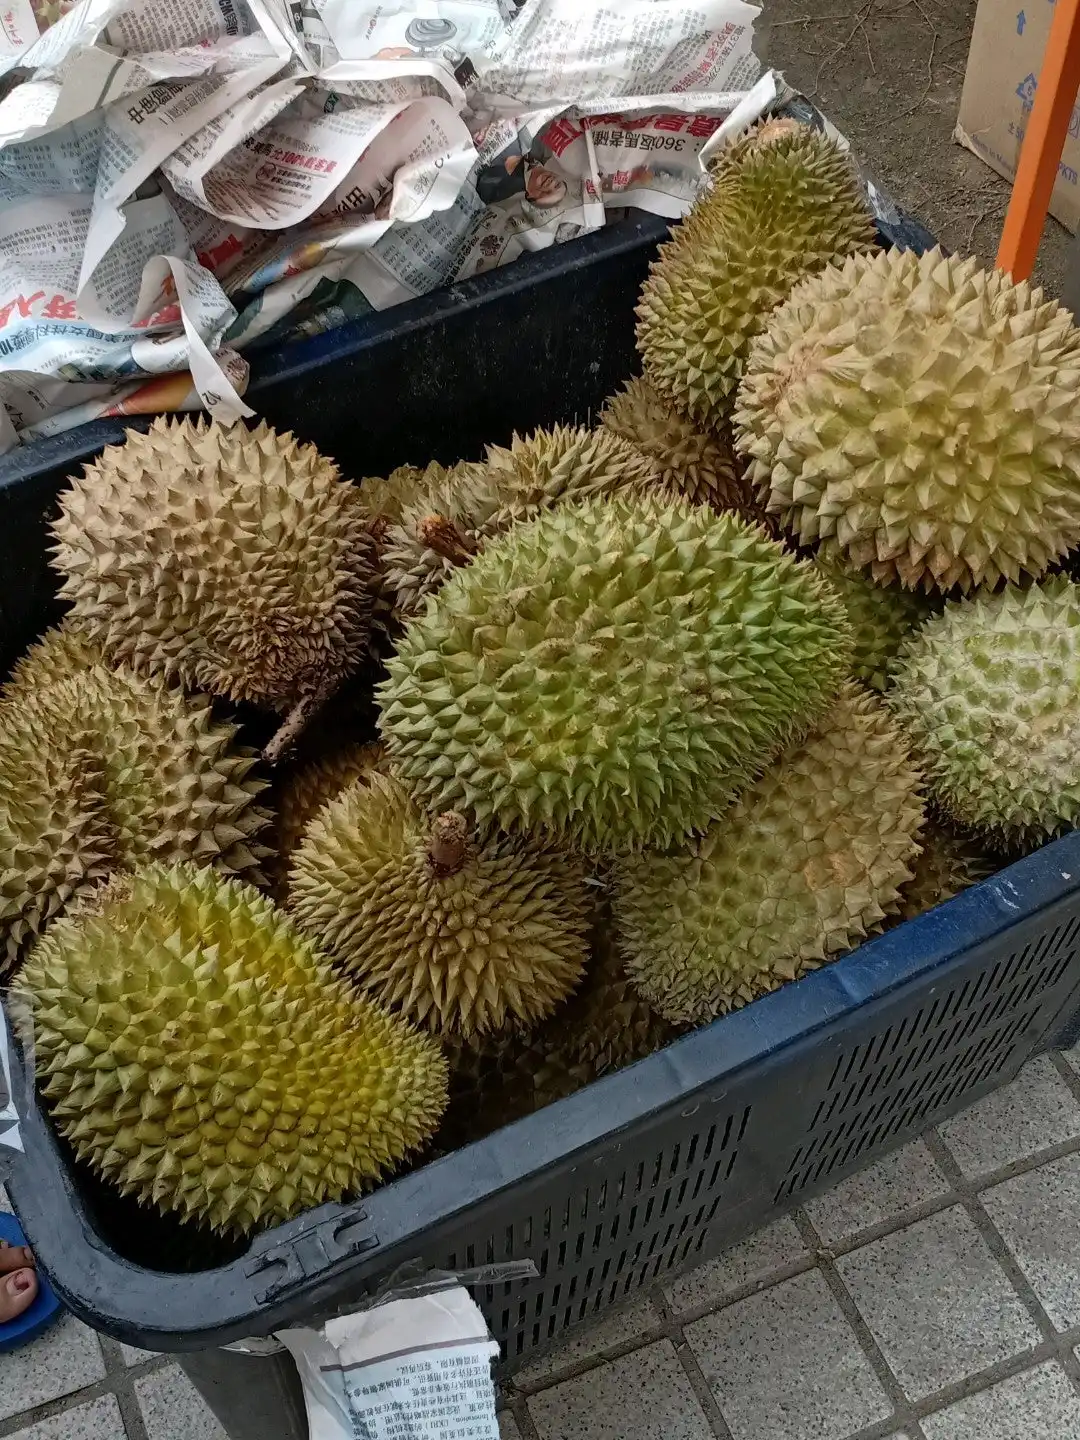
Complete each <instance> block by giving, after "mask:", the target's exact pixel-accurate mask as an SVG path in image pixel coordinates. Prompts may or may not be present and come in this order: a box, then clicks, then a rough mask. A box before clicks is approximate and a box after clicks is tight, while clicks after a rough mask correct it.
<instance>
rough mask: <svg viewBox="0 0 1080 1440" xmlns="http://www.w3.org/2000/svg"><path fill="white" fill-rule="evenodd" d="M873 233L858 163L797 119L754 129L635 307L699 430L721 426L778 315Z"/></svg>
mask: <svg viewBox="0 0 1080 1440" xmlns="http://www.w3.org/2000/svg"><path fill="white" fill-rule="evenodd" d="M874 234H875V231H874V225H873V221H872V219H871V217H870V214H869V211H868V210H867V208H866V204H865V202H864V199H863V196H862V194H861V193H860V190H859V186H858V183H857V181H856V177H855V172H854V169H853V167H852V164H851V161H850V159H849V158H848V156H847V155H845V154H844V153H843V152H842V151H841V150H839V149H838V148H837V147H836V146H835V145H834V144H833V142H832V141H831V140H829V139H827V138H826V137H825V136H824V135H822V134H820V133H819V132H818V131H816V130H811V129H810V128H809V127H807V126H800V125H795V126H794V127H792V126H791V124H790V123H789V124H786V125H782V126H777V125H775V124H769V123H767V124H766V125H765V126H762V127H759V128H758V129H756V130H752V131H751V132H750V133H749V134H748V135H747V136H746V137H744V138H743V139H742V140H740V141H738V142H737V143H736V144H735V145H734V146H733V147H731V149H730V150H728V151H727V152H725V153H724V154H723V156H722V158H721V163H720V165H719V167H718V169H717V171H716V173H715V176H714V178H713V183H712V186H711V188H710V189H709V190H708V191H707V192H706V194H705V195H704V196H703V197H702V198H701V199H699V200H698V201H697V202H696V203H695V205H694V207H693V209H692V210H691V212H690V214H689V216H688V217H687V219H686V220H685V221H684V222H683V223H682V224H681V225H679V226H678V227H677V228H676V229H675V231H674V234H673V236H672V239H671V240H670V241H668V242H667V244H665V245H663V246H661V248H660V254H659V256H658V258H657V259H656V260H655V261H654V262H653V265H652V267H651V269H650V271H649V277H648V279H647V280H646V282H645V285H644V287H643V289H642V292H641V299H640V303H639V305H638V311H637V313H638V321H639V323H638V330H637V340H638V349H639V351H640V352H641V356H642V359H643V361H644V366H645V374H646V376H647V378H648V379H649V380H650V381H651V383H652V384H653V385H654V386H655V387H656V389H657V390H659V391H660V393H661V394H662V395H665V396H667V397H668V398H670V399H671V400H674V401H675V403H676V404H677V405H678V406H679V407H680V408H681V409H682V410H684V411H685V412H686V414H687V415H689V416H690V417H691V418H692V419H694V420H696V421H697V422H698V423H699V424H700V425H706V426H712V427H714V428H719V427H721V426H722V425H723V424H724V423H726V421H727V420H728V418H729V416H730V412H731V407H732V403H733V401H734V398H735V388H736V386H737V385H738V383H739V378H740V376H741V375H742V372H743V366H744V364H745V360H746V353H747V348H748V346H749V343H750V340H751V337H752V336H754V335H757V334H758V333H759V332H760V331H761V330H762V328H763V327H764V325H765V323H766V321H767V319H768V316H769V313H770V311H771V310H772V309H773V307H774V306H776V305H778V304H779V303H780V301H781V300H783V299H784V298H785V296H786V295H787V293H788V291H789V290H790V289H791V287H792V286H793V285H794V284H795V283H796V281H798V280H801V279H802V278H803V277H804V276H806V275H810V274H813V273H814V272H815V271H817V270H821V269H823V268H824V266H825V265H827V264H829V262H830V261H834V260H840V259H842V258H843V257H844V256H845V255H848V254H850V253H851V252H852V251H853V250H860V249H864V248H866V247H867V246H869V245H872V244H873V242H874Z"/></svg>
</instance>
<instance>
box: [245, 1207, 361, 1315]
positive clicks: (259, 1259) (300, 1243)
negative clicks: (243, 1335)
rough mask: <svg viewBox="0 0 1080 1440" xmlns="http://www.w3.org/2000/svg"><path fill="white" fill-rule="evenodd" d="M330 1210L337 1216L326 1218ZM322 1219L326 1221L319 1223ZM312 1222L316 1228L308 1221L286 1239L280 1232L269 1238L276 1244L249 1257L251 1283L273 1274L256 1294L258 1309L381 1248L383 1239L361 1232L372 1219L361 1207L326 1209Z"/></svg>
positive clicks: (248, 1270)
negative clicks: (319, 1217) (358, 1257)
mask: <svg viewBox="0 0 1080 1440" xmlns="http://www.w3.org/2000/svg"><path fill="white" fill-rule="evenodd" d="M327 1208H331V1209H332V1212H334V1213H331V1214H330V1215H326V1209H327ZM319 1215H322V1216H324V1217H325V1218H323V1219H316V1218H315V1217H316V1216H319ZM311 1218H312V1219H314V1220H315V1223H314V1224H312V1223H310V1221H309V1220H307V1217H305V1218H304V1219H302V1220H301V1221H300V1222H299V1228H298V1229H297V1230H296V1231H294V1232H293V1233H292V1234H291V1235H288V1236H287V1237H285V1238H282V1236H281V1232H280V1231H272V1232H271V1233H270V1235H269V1236H268V1237H267V1238H268V1239H271V1240H272V1242H273V1243H270V1244H268V1245H267V1246H266V1248H265V1249H263V1250H260V1251H259V1253H257V1254H249V1255H248V1256H247V1259H246V1260H245V1261H244V1274H245V1276H246V1277H247V1278H248V1279H254V1278H255V1277H256V1276H262V1275H267V1272H270V1274H269V1275H268V1277H267V1278H268V1283H267V1285H266V1286H265V1288H263V1289H261V1290H256V1291H255V1303H256V1304H257V1305H269V1304H270V1303H271V1302H272V1301H274V1300H280V1299H281V1297H282V1296H283V1295H287V1294H288V1293H289V1291H290V1290H295V1289H296V1288H297V1287H298V1286H301V1285H306V1284H307V1283H308V1282H309V1281H311V1280H315V1279H318V1278H319V1277H320V1276H323V1275H327V1274H329V1273H331V1272H332V1271H335V1270H338V1269H340V1268H342V1267H344V1266H345V1265H346V1264H347V1263H348V1262H350V1261H352V1260H354V1259H355V1258H356V1256H357V1255H363V1254H365V1253H366V1252H367V1251H369V1250H374V1249H376V1248H377V1247H378V1244H379V1237H378V1236H377V1235H375V1234H374V1233H372V1232H370V1231H368V1232H367V1233H364V1231H363V1230H361V1229H360V1228H359V1227H360V1226H362V1225H363V1224H364V1222H365V1221H367V1219H368V1215H367V1211H366V1210H364V1209H363V1208H362V1207H361V1206H359V1205H355V1206H333V1207H324V1208H323V1209H321V1210H319V1211H316V1212H315V1216H312V1217H311Z"/></svg>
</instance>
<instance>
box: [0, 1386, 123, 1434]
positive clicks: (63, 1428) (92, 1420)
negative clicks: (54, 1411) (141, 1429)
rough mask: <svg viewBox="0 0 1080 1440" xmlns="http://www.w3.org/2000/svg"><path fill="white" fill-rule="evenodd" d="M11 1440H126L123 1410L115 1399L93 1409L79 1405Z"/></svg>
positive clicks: (103, 1399)
mask: <svg viewBox="0 0 1080 1440" xmlns="http://www.w3.org/2000/svg"><path fill="white" fill-rule="evenodd" d="M11 1440H126V1433H125V1431H124V1422H123V1420H122V1419H121V1416H120V1407H119V1405H117V1403H116V1400H115V1398H114V1397H113V1396H112V1395H103V1396H102V1397H101V1399H100V1400H92V1401H91V1402H90V1404H89V1405H76V1406H75V1408H74V1409H73V1410H65V1411H64V1412H63V1414H62V1415H54V1416H53V1417H52V1419H51V1420H40V1421H39V1422H38V1423H37V1424H36V1425H31V1426H30V1428H29V1430H16V1432H15V1434H14V1435H12V1436H11Z"/></svg>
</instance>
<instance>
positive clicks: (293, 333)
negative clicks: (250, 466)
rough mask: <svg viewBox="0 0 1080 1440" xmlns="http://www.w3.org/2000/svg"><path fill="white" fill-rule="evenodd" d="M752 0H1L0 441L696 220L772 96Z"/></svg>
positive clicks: (161, 401) (206, 401)
mask: <svg viewBox="0 0 1080 1440" xmlns="http://www.w3.org/2000/svg"><path fill="white" fill-rule="evenodd" d="M757 14H758V8H757V7H756V6H755V5H751V4H748V3H745V0H590V3H589V4H586V5H583V4H582V3H581V0H381V3H380V0H3V4H2V5H0V452H3V451H4V450H7V449H10V448H11V447H12V446H14V445H15V444H17V443H19V442H20V441H24V440H31V439H34V438H36V437H38V436H42V435H50V434H55V433H57V432H59V431H61V430H65V429H69V428H71V427H72V426H73V425H76V424H80V423H82V422H83V421H85V420H87V419H91V418H94V417H99V416H109V415H112V416H117V415H121V416H122V415H135V414H144V413H151V412H155V411H159V410H187V409H194V408H199V407H201V406H205V407H206V408H207V409H208V410H209V411H210V412H211V413H212V414H214V415H215V416H218V417H219V418H221V419H224V420H229V419H234V418H237V417H240V416H244V415H248V414H251V411H250V409H249V408H248V407H247V406H246V405H245V403H244V400H243V394H244V389H245V386H246V383H247V375H248V361H247V360H246V359H245V358H244V355H243V353H242V352H245V351H250V350H254V349H256V348H257V347H259V346H267V345H270V344H280V343H281V342H282V341H284V340H288V339H292V338H296V337H298V336H300V335H305V334H312V333H317V332H319V331H321V330H325V329H329V328H332V327H333V326H334V325H337V324H341V323H342V322H343V321H345V320H347V319H351V318H353V317H355V316H357V315H361V314H364V313H367V312H369V311H371V310H381V309H385V308H386V307H388V306H391V305H395V304H398V303H400V302H401V301H403V300H408V299H412V298H414V297H415V296H417V295H422V294H424V293H426V292H428V291H430V290H433V289H435V288H437V287H439V286H441V285H445V284H448V283H450V282H452V281H454V280H457V279H463V278H466V277H469V276H473V275H476V274H479V273H480V272H482V271H485V270H489V269H491V268H493V267H494V266H497V265H502V264H506V263H507V262H508V261H511V260H514V259H515V258H517V257H518V256H519V255H521V254H523V253H525V252H527V251H530V250H539V249H543V248H545V247H547V246H549V245H552V244H555V243H557V242H560V241H563V240H567V239H572V238H574V237H575V236H578V235H581V234H583V233H585V232H586V231H590V230H595V229H597V228H598V227H600V226H603V225H604V224H605V223H610V222H611V220H612V219H613V218H620V217H621V216H622V215H624V214H625V211H626V209H627V208H628V207H634V208H638V209H642V210H647V211H651V212H652V213H654V214H657V215H663V216H668V217H673V218H674V217H677V216H679V215H682V214H684V213H685V211H686V210H687V209H688V208H689V205H690V203H691V202H692V200H693V198H694V196H695V195H696V194H697V192H698V190H699V189H700V186H701V184H702V180H703V166H702V161H701V153H702V150H703V148H704V147H705V146H706V144H708V143H709V142H710V141H713V142H714V143H715V140H716V137H717V136H718V135H726V134H727V133H730V131H731V129H732V128H741V126H742V125H744V124H747V123H749V122H750V121H751V120H753V119H755V118H757V116H758V115H760V114H761V113H762V111H763V110H764V108H765V107H766V106H767V104H768V103H769V100H770V99H771V98H772V97H773V95H774V94H775V85H774V84H773V81H772V78H771V77H770V76H766V77H764V78H763V79H760V80H759V78H758V77H759V66H758V62H757V60H756V59H755V57H754V54H753V49H752V34H753V24H754V20H755V18H756V16H757Z"/></svg>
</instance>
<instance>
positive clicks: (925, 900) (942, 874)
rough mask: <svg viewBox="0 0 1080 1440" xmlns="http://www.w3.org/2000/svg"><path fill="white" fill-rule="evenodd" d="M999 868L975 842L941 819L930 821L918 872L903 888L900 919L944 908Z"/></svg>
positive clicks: (915, 865) (923, 835) (921, 839)
mask: <svg viewBox="0 0 1080 1440" xmlns="http://www.w3.org/2000/svg"><path fill="white" fill-rule="evenodd" d="M998 868H999V865H998V862H997V861H995V860H994V859H993V858H992V857H991V856H990V855H988V854H987V853H986V851H985V850H983V849H982V848H981V847H980V846H979V845H977V844H976V843H975V841H974V840H972V839H970V838H969V837H968V836H966V835H961V834H959V833H958V832H957V831H956V830H954V829H952V828H951V827H950V826H948V825H946V824H944V823H942V822H941V821H940V820H935V819H932V818H931V819H928V820H927V824H926V827H925V828H924V829H923V831H922V833H921V834H920V836H919V854H918V857H917V859H916V860H915V861H914V862H913V869H914V872H915V873H914V875H913V876H912V878H911V880H910V881H909V882H908V883H907V884H906V885H905V886H904V892H903V899H902V901H901V905H900V919H901V920H914V918H915V917H916V915H922V914H924V913H925V912H926V911H927V910H932V909H933V908H934V907H935V906H936V905H944V903H945V901H946V900H951V899H953V897H954V896H956V895H959V894H960V893H961V892H962V891H964V890H967V889H968V887H969V886H971V885H976V884H978V882H979V881H980V880H986V879H987V878H988V877H989V876H991V875H993V874H994V872H995V871H996V870H997V869H998Z"/></svg>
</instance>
